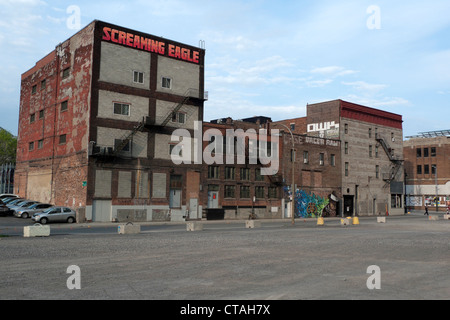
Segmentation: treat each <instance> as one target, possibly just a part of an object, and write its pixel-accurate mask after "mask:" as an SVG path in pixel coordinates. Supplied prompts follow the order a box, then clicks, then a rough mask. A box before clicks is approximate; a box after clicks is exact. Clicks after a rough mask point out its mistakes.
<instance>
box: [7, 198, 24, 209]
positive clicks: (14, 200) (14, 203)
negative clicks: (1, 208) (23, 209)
mask: <svg viewBox="0 0 450 320" xmlns="http://www.w3.org/2000/svg"><path fill="white" fill-rule="evenodd" d="M25 200H27V199H22V198H18V199H13V200H12V201H8V203H6V206H7V207H8V208H11V207H13V206H15V205H17V204H19V202H22V201H25Z"/></svg>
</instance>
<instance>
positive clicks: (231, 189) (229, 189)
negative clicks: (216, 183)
mask: <svg viewBox="0 0 450 320" xmlns="http://www.w3.org/2000/svg"><path fill="white" fill-rule="evenodd" d="M235 197H236V186H225V198H235Z"/></svg>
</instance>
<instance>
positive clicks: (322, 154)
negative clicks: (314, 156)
mask: <svg viewBox="0 0 450 320" xmlns="http://www.w3.org/2000/svg"><path fill="white" fill-rule="evenodd" d="M324 164H325V153H320V154H319V165H321V166H323V165H324Z"/></svg>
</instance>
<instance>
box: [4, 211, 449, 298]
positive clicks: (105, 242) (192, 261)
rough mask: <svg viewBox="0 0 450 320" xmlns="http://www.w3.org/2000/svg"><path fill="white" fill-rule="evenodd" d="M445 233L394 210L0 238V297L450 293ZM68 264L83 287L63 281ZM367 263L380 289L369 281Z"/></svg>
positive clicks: (445, 226) (443, 224)
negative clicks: (381, 217) (386, 214)
mask: <svg viewBox="0 0 450 320" xmlns="http://www.w3.org/2000/svg"><path fill="white" fill-rule="evenodd" d="M449 232H450V221H444V220H439V221H428V220H426V218H425V217H395V218H394V217H393V218H392V219H391V218H389V219H388V223H387V224H377V223H376V219H375V220H374V218H366V219H363V218H360V225H358V226H347V227H342V226H340V223H339V220H337V219H335V220H326V223H325V226H323V227H318V226H316V225H315V223H314V222H312V221H307V222H305V221H298V222H297V223H296V225H295V226H291V225H290V224H289V222H279V223H274V222H270V223H268V222H265V221H263V227H262V228H259V229H245V228H244V227H243V226H242V227H241V226H240V224H230V223H227V224H223V225H220V224H219V225H214V227H212V225H209V224H205V226H204V231H202V232H186V229H185V227H184V226H182V225H181V226H180V227H179V228H173V227H172V228H170V229H167V230H166V229H164V228H162V229H158V230H157V231H146V232H142V233H141V234H138V235H117V234H74V235H69V234H68V235H56V236H50V237H48V238H32V239H29V238H28V239H27V238H22V237H7V238H0V257H1V261H0V268H1V270H2V272H1V275H0V299H2V300H5V299H12V300H22V299H39V300H42V299H43V300H59V299H77V300H92V299H94V300H95V299H107V300H127V299H133V300H136V299H138V300H229V299H232V300H235V299H238V300H266V299H267V300H294V299H295V300H297V299H306V300H319V299H320V300H323V299H329V300H337V299H345V300H348V299H354V300H360V299H361V300H367V299H369V300H372V299H373V300H381V299H383V300H384V299H396V300H399V299H402V300H403V299H405V300H410V299H427V300H428V299H445V300H448V299H449V297H450V277H449V276H448V270H450V242H449V240H450V237H449V235H450V233H449ZM71 265H76V266H78V267H79V268H80V270H81V290H69V289H68V288H67V279H68V278H69V277H70V276H71V274H68V273H67V268H68V267H69V266H71ZM371 265H377V266H379V267H380V269H381V289H380V290H369V289H368V288H367V285H366V282H367V279H368V278H369V277H370V276H371V274H368V273H367V268H368V267H369V266H371Z"/></svg>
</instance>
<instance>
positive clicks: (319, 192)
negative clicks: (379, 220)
mask: <svg viewBox="0 0 450 320" xmlns="http://www.w3.org/2000/svg"><path fill="white" fill-rule="evenodd" d="M277 123H279V124H282V125H285V126H287V127H288V128H289V129H290V130H291V132H292V133H293V134H294V137H295V138H294V140H295V149H296V163H297V164H298V165H296V166H295V171H296V172H297V173H296V174H295V178H294V182H295V185H296V186H297V187H296V190H298V192H300V193H301V194H300V195H299V197H300V198H301V197H303V198H307V200H305V201H303V202H308V201H312V200H314V199H315V198H317V197H319V198H320V197H322V198H326V197H327V194H328V198H329V203H331V204H333V206H334V208H332V210H331V212H332V213H331V215H333V214H334V212H336V214H337V215H343V216H350V215H377V214H385V213H386V211H387V212H388V213H389V214H403V213H404V205H403V201H404V196H403V195H404V184H403V182H404V181H403V178H404V176H403V156H402V150H403V144H402V143H403V130H402V127H403V121H402V116H400V115H396V114H393V113H389V112H385V111H382V110H378V109H373V108H369V107H365V106H361V105H357V104H354V103H350V102H346V101H343V100H334V101H328V102H322V103H316V104H310V105H308V106H307V115H306V117H302V118H297V119H289V120H283V121H279V122H277ZM289 140H290V138H289V136H287V135H285V138H284V140H283V141H284V144H283V145H284V148H287V146H289ZM314 145H315V146H314ZM290 148H291V149H292V147H290ZM287 156H288V157H290V155H289V151H287V150H285V156H284V161H282V163H283V165H284V166H285V171H289V168H290V166H291V164H290V162H289V161H287V159H286V158H287ZM334 167H335V168H334ZM285 174H286V173H285ZM286 176H287V177H289V176H288V175H286ZM287 181H288V183H287V185H289V184H290V183H291V182H290V181H292V179H290V178H288V179H287ZM314 196H316V197H314ZM311 198H312V200H311ZM333 200H334V201H333ZM300 202H302V201H300ZM313 202H314V201H313ZM305 210H307V205H303V206H300V207H299V206H298V205H297V209H296V215H299V214H300V215H305ZM309 210H310V211H311V208H310V209H309ZM312 211H314V210H312Z"/></svg>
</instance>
